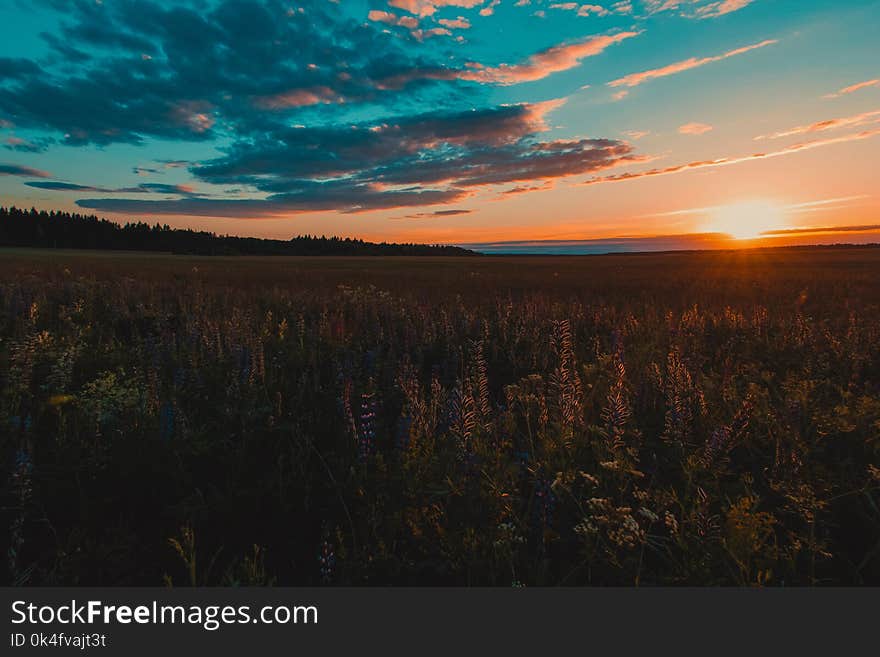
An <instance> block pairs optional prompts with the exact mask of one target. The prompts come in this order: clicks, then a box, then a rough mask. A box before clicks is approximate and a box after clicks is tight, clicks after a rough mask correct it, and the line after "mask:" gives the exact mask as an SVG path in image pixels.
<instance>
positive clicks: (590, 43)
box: [458, 32, 639, 85]
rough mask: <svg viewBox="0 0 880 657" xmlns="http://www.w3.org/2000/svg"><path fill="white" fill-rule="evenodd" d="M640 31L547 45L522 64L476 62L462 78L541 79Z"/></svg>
mask: <svg viewBox="0 0 880 657" xmlns="http://www.w3.org/2000/svg"><path fill="white" fill-rule="evenodd" d="M638 35H639V32H619V33H617V34H613V35H603V36H592V37H588V38H586V39H582V40H580V41H575V42H573V43H568V44H562V45H558V46H553V47H551V48H547V49H546V50H542V51H541V52H538V53H536V54H534V55H532V56H531V57H530V58H529V59H528V60H527V61H525V62H523V63H522V64H501V65H500V66H494V67H492V66H482V65H480V64H475V63H472V64H471V65H470V70H468V71H461V72H459V74H458V78H459V79H461V80H471V81H474V82H490V83H495V84H503V85H510V84H518V83H520V82H532V81H534V80H541V79H543V78H546V77H547V76H549V75H551V74H553V73H558V72H560V71H567V70H569V69H572V68H574V67H575V66H577V65H578V64H580V62H581V60H583V59H586V58H587V57H594V56H596V55H601V54H602V53H603V52H605V50H606V49H607V48H608V47H609V46H612V45H614V44H616V43H620V42H621V41H624V40H626V39H630V38H632V37H634V36H638Z"/></svg>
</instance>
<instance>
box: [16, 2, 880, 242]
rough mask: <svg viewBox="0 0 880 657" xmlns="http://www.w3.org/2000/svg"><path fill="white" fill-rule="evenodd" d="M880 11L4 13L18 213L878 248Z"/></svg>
mask: <svg viewBox="0 0 880 657" xmlns="http://www.w3.org/2000/svg"><path fill="white" fill-rule="evenodd" d="M878 33H880V0H839V1H830V0H826V1H824V2H823V1H819V0H621V1H616V0H595V2H594V3H580V2H577V3H575V2H554V1H552V0H500V1H499V0H351V1H346V0H339V1H338V2H334V1H332V0H314V1H311V2H295V1H282V0H176V1H173V2H172V1H171V0H5V1H4V2H2V3H0V147H2V148H0V205H16V206H19V207H21V206H24V207H31V206H34V207H37V208H43V209H61V210H71V211H78V212H84V213H89V214H92V213H95V214H99V215H101V216H105V217H108V218H111V219H114V220H117V221H120V222H126V221H133V220H145V221H148V222H150V223H154V222H157V221H158V222H160V223H163V224H169V225H171V226H175V227H190V228H197V229H200V230H209V231H213V232H216V233H220V234H234V235H253V236H258V237H271V238H282V239H287V238H290V237H291V236H293V235H298V234H317V235H322V234H323V235H342V236H353V237H360V238H364V239H369V240H377V241H406V242H430V243H450V244H462V245H468V246H473V247H475V248H479V249H481V250H484V251H493V252H533V251H534V252H565V253H578V252H584V253H588V252H603V251H633V250H666V249H677V248H714V247H717V246H723V247H726V246H740V245H742V246H753V245H774V244H809V243H833V242H852V243H865V242H880V197H878V193H877V192H878V184H877V183H878V172H880V167H878V166H877V163H876V159H877V154H878V146H880V42H878V40H877V37H876V35H877V34H878Z"/></svg>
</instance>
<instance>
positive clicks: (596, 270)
mask: <svg viewBox="0 0 880 657" xmlns="http://www.w3.org/2000/svg"><path fill="white" fill-rule="evenodd" d="M0 389H2V391H0V420H2V422H3V425H2V426H3V430H2V440H3V455H4V464H5V469H6V475H5V479H4V489H3V494H4V498H3V504H2V507H3V519H2V523H3V526H4V527H8V531H6V532H4V534H3V535H4V536H6V539H4V545H3V547H4V548H5V550H6V554H7V555H8V556H7V571H6V572H7V581H8V582H11V583H15V584H28V585H48V584H55V585H70V584H86V585H98V584H105V585H124V584H146V585H161V584H162V583H163V582H166V583H171V584H173V585H176V586H179V585H188V584H211V585H214V584H259V585H262V584H271V583H275V584H288V585H301V584H321V583H324V584H328V585H387V584H393V585H405V584H429V585H435V584H436V585H453V584H461V585H501V586H511V585H525V586H540V585H623V586H630V585H636V584H641V585H660V584H667V585H678V584H689V585H698V586H701V585H769V586H781V585H786V586H790V585H812V584H837V585H851V584H875V585H877V584H880V469H878V468H880V249H875V248H846V249H829V248H825V249H795V250H756V251H729V252H704V253H679V254H652V255H615V256H592V257H558V258H553V257H521V258H504V257H485V258H462V259H455V258H286V257H268V258H248V257H237V258H207V257H206V258H198V257H183V256H170V255H153V254H144V253H138V254H120V253H109V252H74V251H36V250H24V249H22V250H0Z"/></svg>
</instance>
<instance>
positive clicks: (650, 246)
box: [460, 234, 731, 255]
mask: <svg viewBox="0 0 880 657" xmlns="http://www.w3.org/2000/svg"><path fill="white" fill-rule="evenodd" d="M730 243H731V240H730V239H729V238H727V237H726V236H722V235H717V234H704V235H674V236H660V237H620V238H614V239H597V240H559V241H556V240H548V241H543V240H542V241H511V242H482V243H476V244H461V245H460V246H463V247H465V248H467V249H471V250H473V251H477V252H479V253H486V254H495V255H502V254H507V255H525V254H532V255H600V254H603V253H638V252H651V251H686V250H692V249H717V248H723V247H725V246H730V245H731V244H730Z"/></svg>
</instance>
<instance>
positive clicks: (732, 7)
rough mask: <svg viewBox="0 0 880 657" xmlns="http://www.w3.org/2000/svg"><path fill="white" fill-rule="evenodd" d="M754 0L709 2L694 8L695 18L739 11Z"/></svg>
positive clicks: (713, 16) (712, 16)
mask: <svg viewBox="0 0 880 657" xmlns="http://www.w3.org/2000/svg"><path fill="white" fill-rule="evenodd" d="M754 1H755V0H722V1H721V2H710V3H709V4H708V5H703V6H702V7H698V8H697V10H696V12H695V13H696V16H697V18H715V17H717V16H724V15H725V14H730V13H733V12H735V11H739V10H740V9H743V8H745V7H748V6H749V5H750V4H752V3H753V2H754Z"/></svg>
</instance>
